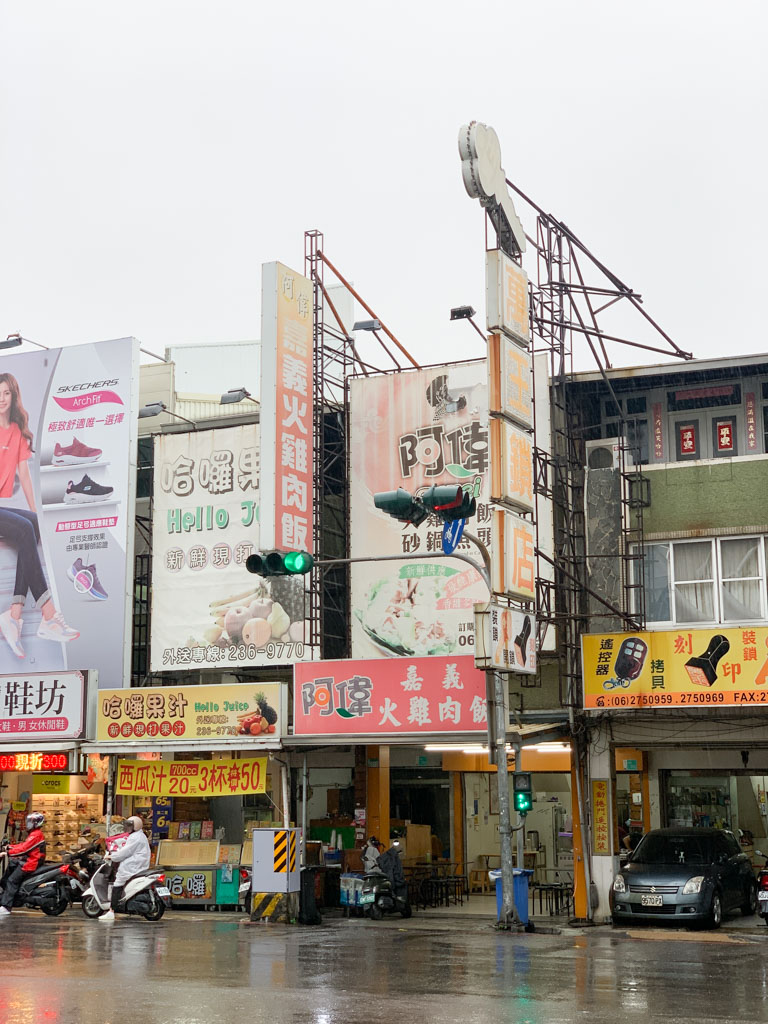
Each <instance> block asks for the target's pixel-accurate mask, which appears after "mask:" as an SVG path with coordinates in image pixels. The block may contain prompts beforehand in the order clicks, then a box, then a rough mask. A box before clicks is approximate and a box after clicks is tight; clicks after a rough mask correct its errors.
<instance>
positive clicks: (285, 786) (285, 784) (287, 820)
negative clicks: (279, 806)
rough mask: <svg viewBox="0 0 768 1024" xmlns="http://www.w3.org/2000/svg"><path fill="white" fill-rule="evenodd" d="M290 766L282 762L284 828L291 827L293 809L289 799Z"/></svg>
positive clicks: (281, 780)
mask: <svg viewBox="0 0 768 1024" xmlns="http://www.w3.org/2000/svg"><path fill="white" fill-rule="evenodd" d="M289 770H290V769H289V768H288V765H286V764H283V763H282V762H280V782H281V784H282V788H283V828H290V825H291V808H290V806H289V797H288V772H289Z"/></svg>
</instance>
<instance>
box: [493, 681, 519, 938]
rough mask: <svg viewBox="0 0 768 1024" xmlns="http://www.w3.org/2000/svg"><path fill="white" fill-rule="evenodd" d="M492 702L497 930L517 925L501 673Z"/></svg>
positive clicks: (504, 696)
mask: <svg viewBox="0 0 768 1024" xmlns="http://www.w3.org/2000/svg"><path fill="white" fill-rule="evenodd" d="M492 675H493V683H494V694H495V698H496V743H495V747H496V750H495V755H496V785H497V787H498V796H499V841H500V843H501V914H500V916H499V926H500V927H501V928H510V927H512V926H513V925H514V926H519V925H520V917H519V915H518V913H517V907H516V906H515V901H514V897H513V891H514V870H513V869H514V865H513V863H512V815H511V809H510V800H509V775H508V772H507V700H506V693H505V692H504V690H505V689H506V687H505V684H504V681H503V678H502V676H501V673H499V672H493V673H492Z"/></svg>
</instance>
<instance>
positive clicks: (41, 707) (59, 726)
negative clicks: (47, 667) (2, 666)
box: [0, 672, 86, 743]
mask: <svg viewBox="0 0 768 1024" xmlns="http://www.w3.org/2000/svg"><path fill="white" fill-rule="evenodd" d="M85 693H86V683H85V677H84V676H83V674H82V673H81V672H41V673H39V674H37V675H35V674H34V673H25V674H24V675H13V676H0V742H2V743H6V742H7V741H8V740H19V739H24V740H29V739H32V741H33V742H37V741H38V740H63V739H79V738H80V737H81V736H82V735H83V733H84V730H85Z"/></svg>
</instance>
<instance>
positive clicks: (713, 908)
mask: <svg viewBox="0 0 768 1024" xmlns="http://www.w3.org/2000/svg"><path fill="white" fill-rule="evenodd" d="M722 920H723V901H722V898H721V896H720V893H719V892H717V890H715V892H713V893H712V903H711V905H710V908H709V917H708V918H707V925H708V926H709V927H710V928H719V927H720V925H721V923H722Z"/></svg>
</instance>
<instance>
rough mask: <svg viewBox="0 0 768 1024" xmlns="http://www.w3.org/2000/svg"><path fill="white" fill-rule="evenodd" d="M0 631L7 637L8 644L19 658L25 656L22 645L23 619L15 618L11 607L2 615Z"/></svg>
mask: <svg viewBox="0 0 768 1024" xmlns="http://www.w3.org/2000/svg"><path fill="white" fill-rule="evenodd" d="M0 633H2V634H3V636H4V637H5V639H6V641H7V643H8V646H9V647H10V648H11V650H12V651H13V653H14V654H15V655H16V657H17V658H23V657H24V648H23V647H22V646H21V642H20V641H21V619H14V617H13V616H12V615H11V611H10V609H8V611H7V612H3V614H2V615H0Z"/></svg>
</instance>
